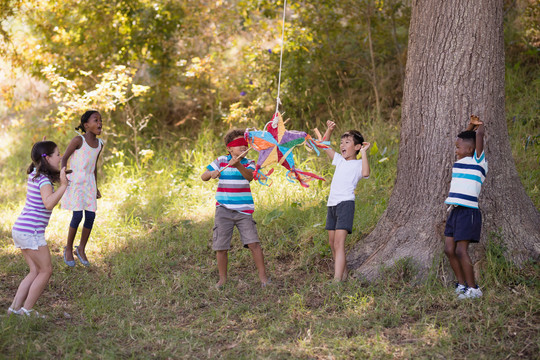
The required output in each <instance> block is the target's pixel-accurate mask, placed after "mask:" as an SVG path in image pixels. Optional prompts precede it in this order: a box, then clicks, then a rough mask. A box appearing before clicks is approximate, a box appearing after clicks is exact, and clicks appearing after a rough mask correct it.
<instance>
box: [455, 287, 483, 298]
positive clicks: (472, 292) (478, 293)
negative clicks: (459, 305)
mask: <svg viewBox="0 0 540 360" xmlns="http://www.w3.org/2000/svg"><path fill="white" fill-rule="evenodd" d="M479 297H482V290H480V288H478V287H477V288H467V290H465V292H464V293H463V294H461V295H459V296H458V299H472V298H479Z"/></svg>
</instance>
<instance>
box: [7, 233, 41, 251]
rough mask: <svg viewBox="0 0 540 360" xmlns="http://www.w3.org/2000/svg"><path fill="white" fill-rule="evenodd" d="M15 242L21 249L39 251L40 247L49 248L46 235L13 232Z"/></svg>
mask: <svg viewBox="0 0 540 360" xmlns="http://www.w3.org/2000/svg"><path fill="white" fill-rule="evenodd" d="M11 236H13V242H14V243H15V247H16V248H19V249H32V250H37V249H38V248H39V247H40V246H47V241H45V234H30V233H26V232H22V231H17V230H12V231H11Z"/></svg>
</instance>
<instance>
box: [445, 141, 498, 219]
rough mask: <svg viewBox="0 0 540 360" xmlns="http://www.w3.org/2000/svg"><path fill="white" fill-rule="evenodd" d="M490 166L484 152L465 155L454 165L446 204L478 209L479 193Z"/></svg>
mask: <svg viewBox="0 0 540 360" xmlns="http://www.w3.org/2000/svg"><path fill="white" fill-rule="evenodd" d="M487 171H488V168H487V162H486V158H485V154H484V152H482V154H481V155H480V157H477V154H476V151H475V152H474V155H473V156H472V157H471V156H467V157H464V158H463V159H460V160H458V161H456V162H455V163H454V166H453V167H452V182H451V183H450V192H449V193H448V197H447V198H446V200H445V202H444V203H445V204H449V205H459V206H465V207H468V208H473V209H478V195H480V190H481V189H482V184H483V183H484V180H485V179H486V174H487Z"/></svg>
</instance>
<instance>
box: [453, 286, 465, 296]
mask: <svg viewBox="0 0 540 360" xmlns="http://www.w3.org/2000/svg"><path fill="white" fill-rule="evenodd" d="M454 291H455V292H456V295H461V294H465V291H467V286H465V285H461V284H460V283H456V289H455V290H454Z"/></svg>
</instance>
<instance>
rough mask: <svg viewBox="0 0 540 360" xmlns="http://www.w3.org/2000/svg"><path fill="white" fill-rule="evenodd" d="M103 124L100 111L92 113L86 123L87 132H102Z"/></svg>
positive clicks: (96, 133) (97, 133)
mask: <svg viewBox="0 0 540 360" xmlns="http://www.w3.org/2000/svg"><path fill="white" fill-rule="evenodd" d="M102 125H103V123H102V121H101V114H100V113H93V114H92V115H90V118H89V119H88V121H87V122H86V123H85V124H84V126H85V128H86V132H90V133H92V134H94V135H96V136H97V135H100V134H101V127H102Z"/></svg>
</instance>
